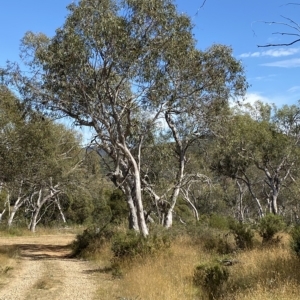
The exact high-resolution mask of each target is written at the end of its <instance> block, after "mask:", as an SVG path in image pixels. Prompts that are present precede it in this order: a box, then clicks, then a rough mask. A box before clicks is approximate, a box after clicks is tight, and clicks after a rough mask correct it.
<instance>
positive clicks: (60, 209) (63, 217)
mask: <svg viewBox="0 0 300 300" xmlns="http://www.w3.org/2000/svg"><path fill="white" fill-rule="evenodd" d="M55 203H56V205H57V208H58V210H59V214H60V216H61V219H62V221H63V223H67V221H66V217H65V215H64V212H63V210H62V208H61V205H60V203H59V199H55Z"/></svg>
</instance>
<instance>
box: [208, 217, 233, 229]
mask: <svg viewBox="0 0 300 300" xmlns="http://www.w3.org/2000/svg"><path fill="white" fill-rule="evenodd" d="M208 225H209V227H212V228H216V229H220V230H228V228H229V219H228V218H227V217H223V216H221V215H215V214H212V215H211V216H210V218H209V220H208Z"/></svg>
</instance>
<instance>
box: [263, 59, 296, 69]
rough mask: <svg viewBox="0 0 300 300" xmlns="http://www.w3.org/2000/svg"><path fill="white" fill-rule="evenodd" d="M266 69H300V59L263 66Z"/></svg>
mask: <svg viewBox="0 0 300 300" xmlns="http://www.w3.org/2000/svg"><path fill="white" fill-rule="evenodd" d="M261 66H266V67H279V68H298V67H300V58H293V59H286V60H279V61H274V62H270V63H265V64H261Z"/></svg>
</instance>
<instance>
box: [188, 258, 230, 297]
mask: <svg viewBox="0 0 300 300" xmlns="http://www.w3.org/2000/svg"><path fill="white" fill-rule="evenodd" d="M228 278H229V271H228V269H227V268H226V267H224V266H222V265H220V264H208V265H207V264H204V265H199V266H197V267H196V269H195V271H194V276H193V282H194V284H195V285H196V286H200V287H202V288H204V290H205V291H206V292H207V293H208V298H209V299H217V298H218V297H219V296H220V295H221V294H222V288H223V285H224V283H226V282H227V281H228Z"/></svg>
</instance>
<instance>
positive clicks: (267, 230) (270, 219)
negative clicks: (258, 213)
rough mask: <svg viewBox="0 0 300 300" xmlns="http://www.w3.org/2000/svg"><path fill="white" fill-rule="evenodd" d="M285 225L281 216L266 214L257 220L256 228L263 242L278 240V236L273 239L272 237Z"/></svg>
mask: <svg viewBox="0 0 300 300" xmlns="http://www.w3.org/2000/svg"><path fill="white" fill-rule="evenodd" d="M285 227H286V224H285V222H284V220H283V219H282V217H281V216H278V215H273V214H268V215H266V216H265V217H263V218H262V219H261V220H260V221H259V223H258V226H257V230H258V233H259V234H260V236H261V237H262V238H263V243H272V242H278V241H279V237H277V239H274V237H275V235H276V234H277V233H279V232H280V231H282V230H284V229H285Z"/></svg>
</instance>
